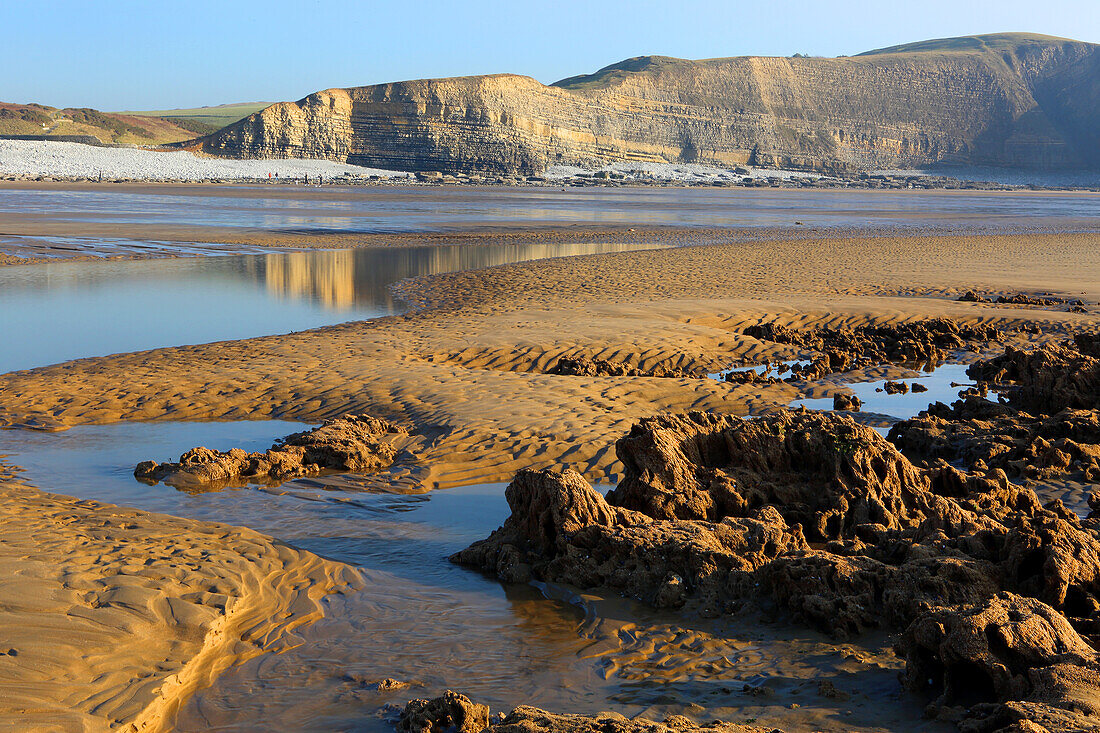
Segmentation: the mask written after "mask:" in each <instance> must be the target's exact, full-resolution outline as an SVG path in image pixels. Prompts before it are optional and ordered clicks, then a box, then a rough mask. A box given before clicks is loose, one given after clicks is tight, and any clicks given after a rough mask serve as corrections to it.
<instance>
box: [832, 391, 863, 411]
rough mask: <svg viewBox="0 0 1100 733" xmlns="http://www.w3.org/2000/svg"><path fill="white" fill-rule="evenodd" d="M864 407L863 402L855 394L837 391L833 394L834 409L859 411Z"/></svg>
mask: <svg viewBox="0 0 1100 733" xmlns="http://www.w3.org/2000/svg"><path fill="white" fill-rule="evenodd" d="M861 407H863V403H862V402H861V401H860V399H859V398H858V397H856V396H855V395H854V394H843V393H842V392H837V393H836V394H835V395H833V409H834V410H841V411H843V412H859V410H860V408H861Z"/></svg>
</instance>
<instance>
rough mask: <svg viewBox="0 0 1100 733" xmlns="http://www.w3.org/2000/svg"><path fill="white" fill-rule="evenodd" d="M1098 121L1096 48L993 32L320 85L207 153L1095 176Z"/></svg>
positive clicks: (520, 168)
mask: <svg viewBox="0 0 1100 733" xmlns="http://www.w3.org/2000/svg"><path fill="white" fill-rule="evenodd" d="M1098 114H1100V46H1096V45H1092V44H1088V43H1081V42H1077V41H1068V40H1063V39H1055V38H1048V37H1043V36H1023V35H1000V36H976V37H971V38H966V39H946V40H942V41H934V42H925V43H922V44H914V45H913V46H901V47H896V48H891V49H884V50H883V51H874V52H870V53H868V54H864V55H861V56H855V57H851V58H835V59H824V58H798V57H796V58H768V57H738V58H726V59H711V60H706V61H687V60H683V59H673V58H667V57H653V56H649V57H640V58H636V59H628V60H627V61H623V62H621V63H619V64H615V65H613V66H609V67H607V68H605V69H602V70H600V71H599V72H596V73H595V74H591V75H587V76H579V77H573V78H570V79H565V80H562V81H560V82H558V83H556V84H554V85H551V86H545V85H543V84H540V83H539V82H537V81H535V80H534V79H531V78H528V77H523V76H515V75H509V74H502V75H494V76H480V77H462V78H452V79H423V80H417V81H408V82H400V83H394V84H380V85H375V86H368V87H357V88H353V89H329V90H326V91H323V92H317V93H315V94H311V95H310V96H308V97H306V98H305V99H303V100H301V101H299V102H296V103H289V102H284V103H280V104H276V105H272V106H271V107H268V108H267V109H265V110H263V111H262V112H259V113H257V114H254V115H251V116H250V117H247V118H245V119H244V120H242V121H240V122H238V123H236V124H234V125H232V126H230V127H227V128H225V129H224V130H221V131H220V132H218V133H216V134H214V135H212V136H210V137H208V138H207V139H206V140H205V141H204V147H205V149H206V150H207V151H208V152H211V153H215V154H221V155H230V156H235V157H248V158H254V157H261V158H262V157H272V158H285V157H310V158H326V159H330V160H337V161H346V162H348V163H352V164H357V165H366V166H372V167H378V168H390V169H397V170H412V171H416V170H439V171H472V170H479V171H498V172H507V173H527V174H529V173H537V172H539V171H541V170H543V169H545V168H546V167H547V166H550V165H558V164H567V165H581V166H594V165H602V164H605V163H607V162H612V161H624V160H635V161H655V162H697V163H710V164H717V165H737V164H746V163H751V164H757V165H781V166H788V167H798V168H806V169H816V170H829V169H837V168H840V169H858V168H870V167H902V168H905V167H917V166H924V165H929V164H932V163H939V162H944V163H960V164H970V165H995V166H1011V167H1026V168H1100V126H1098V125H1097V124H1096V121H1097V118H1098Z"/></svg>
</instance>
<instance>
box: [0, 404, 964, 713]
mask: <svg viewBox="0 0 1100 733" xmlns="http://www.w3.org/2000/svg"><path fill="white" fill-rule="evenodd" d="M302 427H303V426H302V425H301V424H300V423H293V422H285V421H266V422H259V421H257V422H239V423H235V422H222V423H171V422H156V423H146V424H135V423H119V424H114V425H103V426H77V427H74V428H72V429H70V430H67V431H64V432H61V433H37V432H32V431H25V430H0V455H3V456H4V458H3V459H2V460H3V462H4V463H9V464H13V465H18V466H21V467H22V468H23V469H24V471H23V473H22V478H23V479H24V480H25V481H27V482H29V483H31V484H33V485H36V486H41V487H47V488H50V489H53V490H58V491H63V492H65V493H70V494H75V495H77V496H79V497H81V498H88V499H97V500H101V501H108V502H114V503H122V504H125V505H127V506H133V507H137V508H140V509H145V510H150V511H158V512H166V513H170V514H173V515H177V516H184V517H190V518H195V519H202V520H213V521H221V522H228V523H232V524H240V525H246V526H248V527H250V528H253V529H256V530H258V531H260V532H263V533H265V534H269V535H272V536H275V537H277V538H279V539H281V540H284V541H286V542H289V543H291V544H294V545H296V546H298V547H301V548H304V549H307V550H311V551H313V552H316V553H318V554H321V555H324V556H326V557H330V558H333V559H336V560H340V561H343V562H347V563H350V564H352V565H355V566H357V567H359V568H361V569H362V571H363V573H364V577H365V579H366V586H365V587H364V588H363V589H362V590H360V591H356V592H352V593H349V594H347V595H339V596H332V597H330V598H329V599H327V600H326V601H325V606H326V610H325V617H324V618H323V619H321V620H320V621H318V622H316V623H314V624H312V625H310V626H307V627H304V628H301V629H299V630H297V631H296V632H295V633H296V635H297V636H298V637H299V640H300V642H301V644H300V645H298V646H296V647H294V648H292V649H289V650H288V651H285V652H283V653H281V654H276V655H263V656H260V657H257V658H255V659H252V660H250V661H249V662H247V663H245V664H243V665H241V666H239V667H235V668H232V669H229V670H227V671H226V672H225V673H224V674H222V675H221V676H220V677H219V678H218V679H217V680H216V681H215V683H214V685H213V686H212V687H211V688H209V689H206V690H203V691H200V692H199V693H198V694H197V695H196V696H195V697H194V698H192V699H191V700H190V701H189V702H188V703H187V704H186V705H185V707H184V709H183V710H182V711H181V712H180V714H179V719H178V721H177V729H178V730H181V731H253V730H258V729H259V730H300V731H337V730H338V731H376V732H377V733H382V731H389V730H392V728H391V727H390V724H389V723H388V722H386V721H385V720H384V719H383V718H382V717H380V716H379V714H378V711H379V708H380V707H381V706H383V705H385V704H398V705H403V704H404V703H405V702H406V701H407V700H409V699H410V698H413V697H421V696H433V695H437V694H439V693H441V692H442V691H443V690H445V689H455V690H459V691H462V692H464V693H467V694H469V695H470V696H471V697H473V698H475V699H478V700H481V701H484V702H486V703H489V704H491V705H492V706H493V708H494V710H508V709H511V707H513V706H515V705H519V704H535V705H540V706H543V707H546V708H548V709H551V710H557V711H569V712H588V713H595V712H598V711H601V710H609V709H611V710H616V711H619V712H621V713H624V714H627V715H636V714H644V715H646V716H647V717H656V718H658V719H661V718H663V717H664V716H665V715H668V714H672V713H680V714H689V715H692V716H695V717H697V718H698V719H700V720H709V719H712V718H722V719H725V720H731V721H735V722H736V721H742V722H743V721H745V720H748V719H757V720H759V721H760V722H761V723H762V724H763V723H765V722H766V723H767V724H772V725H775V726H778V727H795V726H799V727H802V728H806V729H814V730H822V731H836V732H839V731H872V730H882V729H884V728H886V729H890V730H900V731H908V730H912V731H939V730H945V727H944V726H942V725H940V724H937V723H934V722H931V721H925V720H922V718H921V715H920V709H921V705H922V701H921V700H919V699H917V698H915V697H913V696H911V695H908V694H906V693H903V692H902V690H901V687H900V685H899V683H898V680H897V672H898V671H899V669H900V668H901V663H900V662H899V661H898V660H897V659H896V658H894V657H893V655H892V654H891V653H889V651H888V639H887V638H886V637H885V636H881V635H880V636H873V637H868V638H865V639H861V640H858V641H856V642H853V643H846V644H840V645H838V644H836V643H835V642H834V641H833V640H830V639H828V638H826V637H824V636H822V635H820V634H817V633H814V632H812V631H808V630H806V629H804V628H800V627H797V626H791V625H787V624H784V623H775V622H766V621H763V620H761V619H759V618H755V617H754V618H736V617H734V618H725V619H717V620H711V619H700V618H694V617H690V616H688V617H682V616H678V615H675V614H670V613H662V612H657V611H654V610H653V609H650V608H647V607H643V606H640V605H638V604H636V603H633V602H631V601H629V600H625V599H621V598H617V597H613V596H605V595H601V594H599V593H580V592H577V591H576V590H574V589H571V588H568V587H563V586H547V585H518V586H514V585H503V584H501V583H500V582H498V581H497V580H495V579H492V578H489V577H486V576H484V575H482V574H481V573H478V572H475V571H472V570H470V569H468V568H463V567H459V566H456V565H454V564H452V563H450V562H449V561H448V560H447V557H448V556H449V555H450V554H452V553H453V552H455V551H457V550H459V549H461V548H463V547H465V546H467V545H468V544H470V543H471V542H473V541H475V540H478V539H481V538H483V537H485V536H487V535H488V534H489V533H490V532H491V531H492V530H493V529H495V528H496V527H498V526H499V525H500V524H501V522H503V520H504V519H505V518H506V517H507V515H508V507H507V503H506V502H505V500H504V496H503V493H504V484H479V485H473V486H466V487H460V488H456V489H446V490H436V491H431V492H427V493H420V494H407V493H400V490H399V488H398V487H396V486H395V487H393V488H394V491H393V492H389V491H385V490H381V491H374V492H362V491H359V492H356V491H345V490H334V489H332V488H331V486H330V485H327V484H326V483H325V480H324V479H320V480H317V479H306V480H296V481H291V482H288V483H286V484H283V485H282V486H279V487H247V488H240V489H229V490H224V491H216V492H206V493H185V492H181V491H178V490H176V489H173V488H171V487H169V486H165V485H163V484H161V485H156V486H149V485H146V484H142V483H139V482H138V481H136V480H135V479H134V478H133V475H132V471H133V467H134V465H135V464H136V463H137V462H138V461H141V460H144V459H147V458H155V459H157V460H162V459H167V458H175V457H177V456H178V455H179V454H180V453H181V452H183V451H184V450H186V449H187V448H190V447H192V446H194V445H199V444H205V445H208V446H210V447H213V448H218V449H222V450H224V449H228V448H230V447H242V448H246V449H249V450H261V449H264V448H266V447H268V446H270V444H271V443H272V441H273V440H274V439H275V438H276V437H280V436H282V435H284V434H286V433H288V432H293V431H296V430H300V429H301V428H302ZM605 488H606V487H605ZM385 678H393V679H397V680H401V681H404V682H409V683H411V686H410V687H407V688H404V689H397V690H388V691H379V690H378V689H376V687H375V684H374V683H376V682H377V681H379V680H382V679H385ZM825 678H827V679H829V680H830V681H831V682H833V683H834V684H836V685H837V687H839V688H841V689H842V690H844V691H847V692H848V693H849V694H851V698H850V699H848V700H836V699H831V698H822V697H820V696H819V695H818V694H817V684H818V682H819V680H820V679H825ZM884 702H886V703H887V704H883V703H884Z"/></svg>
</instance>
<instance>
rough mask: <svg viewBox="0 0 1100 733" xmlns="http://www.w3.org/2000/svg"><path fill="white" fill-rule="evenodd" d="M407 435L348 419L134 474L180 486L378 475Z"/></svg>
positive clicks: (373, 421) (150, 465) (194, 452)
mask: <svg viewBox="0 0 1100 733" xmlns="http://www.w3.org/2000/svg"><path fill="white" fill-rule="evenodd" d="M405 432H406V431H405V429H404V428H401V427H398V426H396V425H392V424H391V423H388V422H386V421H385V420H380V419H378V418H375V417H369V416H366V415H345V416H344V417H341V418H337V419H335V420H327V421H325V423H324V424H323V425H321V426H320V427H317V428H313V429H312V430H306V431H303V432H301V433H294V434H292V435H288V436H286V437H285V438H282V439H281V440H279V441H277V442H276V443H275V445H273V446H272V447H271V448H270V449H269V450H267V451H265V452H263V453H258V452H255V453H249V452H248V451H244V450H241V449H240V448H234V449H232V450H229V451H218V450H213V449H211V448H204V447H201V446H200V447H198V448H192V449H191V450H189V451H187V452H186V453H184V454H183V455H182V456H180V460H179V462H178V463H157V462H156V461H142V462H141V463H139V464H138V465H137V467H136V468H135V469H134V476H136V477H137V478H139V479H142V480H145V481H163V482H164V483H166V484H170V485H173V486H177V487H179V488H198V487H202V488H222V487H224V486H228V485H231V484H233V483H239V482H250V481H274V482H282V481H286V480H288V479H292V478H296V477H298V476H308V475H310V474H316V473H320V472H321V471H324V470H334V471H359V472H365V471H376V470H378V469H380V468H385V467H386V466H389V465H390V464H391V463H392V462H393V459H394V457H395V456H396V455H397V450H396V448H395V447H394V446H393V445H392V443H391V442H390V438H392V437H393V436H395V435H399V434H404V433H405Z"/></svg>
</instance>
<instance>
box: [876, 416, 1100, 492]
mask: <svg viewBox="0 0 1100 733" xmlns="http://www.w3.org/2000/svg"><path fill="white" fill-rule="evenodd" d="M888 437H889V440H890V441H891V442H892V443H894V444H895V445H897V446H898V447H899V448H900V449H901V450H902V451H903V452H904V453H905V455H906V456H908V457H909V458H910V459H912V460H914V461H918V462H923V463H924V464H925V465H931V464H933V463H935V462H937V461H941V460H942V461H947V462H949V463H959V462H961V463H964V464H966V465H969V466H975V467H976V466H979V465H980V466H983V467H985V469H989V468H997V469H1000V470H1003V471H1004V472H1005V473H1007V474H1008V475H1009V476H1014V477H1025V478H1031V479H1050V478H1075V479H1078V480H1085V481H1093V480H1095V479H1094V478H1093V476H1096V475H1100V410H1071V409H1065V410H1062V411H1061V412H1059V413H1057V414H1055V415H1049V416H1046V415H1040V416H1039V417H1033V416H1032V415H1030V414H1028V413H1026V412H1023V411H1021V410H1017V409H1015V408H1013V407H1010V406H1008V405H1003V404H998V403H994V402H990V401H989V400H985V399H982V398H980V397H977V396H968V397H966V398H965V399H962V400H959V401H957V402H955V403H954V404H952V405H951V407H948V406H946V405H944V404H942V403H937V404H935V405H930V406H929V408H928V409H927V410H925V411H923V412H921V413H920V414H919V415H917V417H915V418H912V419H910V420H903V421H901V422H899V423H897V424H895V425H894V426H893V427H892V428H891V429H890V433H889V436H888Z"/></svg>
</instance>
